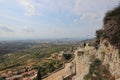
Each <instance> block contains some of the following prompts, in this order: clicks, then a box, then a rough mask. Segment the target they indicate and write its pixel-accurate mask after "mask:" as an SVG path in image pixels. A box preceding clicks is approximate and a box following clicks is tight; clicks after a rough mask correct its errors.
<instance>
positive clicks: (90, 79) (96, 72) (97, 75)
mask: <svg viewBox="0 0 120 80" xmlns="http://www.w3.org/2000/svg"><path fill="white" fill-rule="evenodd" d="M110 76H111V74H110V72H109V67H108V66H107V65H102V62H101V61H100V60H99V59H97V58H96V59H94V60H93V61H92V63H91V64H90V67H89V73H88V74H87V75H85V76H84V80H109V78H110Z"/></svg>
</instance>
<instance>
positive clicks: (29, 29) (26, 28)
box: [23, 26, 34, 33]
mask: <svg viewBox="0 0 120 80" xmlns="http://www.w3.org/2000/svg"><path fill="white" fill-rule="evenodd" d="M23 31H25V32H30V33H33V32H34V30H33V29H32V28H31V27H28V26H24V27H23Z"/></svg>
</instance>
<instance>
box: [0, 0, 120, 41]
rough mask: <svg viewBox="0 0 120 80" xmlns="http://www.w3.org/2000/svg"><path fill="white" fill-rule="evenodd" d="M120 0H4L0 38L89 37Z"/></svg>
mask: <svg viewBox="0 0 120 80" xmlns="http://www.w3.org/2000/svg"><path fill="white" fill-rule="evenodd" d="M119 1H120V0H0V40H3V39H29V38H35V39H37V38H86V37H88V36H87V35H90V36H89V37H94V36H95V31H96V30H97V29H99V28H101V27H102V18H103V17H104V14H105V13H106V11H108V10H110V9H112V8H113V7H115V6H117V5H118V4H119Z"/></svg>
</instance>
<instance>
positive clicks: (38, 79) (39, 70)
mask: <svg viewBox="0 0 120 80" xmlns="http://www.w3.org/2000/svg"><path fill="white" fill-rule="evenodd" d="M37 80H42V76H41V67H40V68H39V69H38V73H37Z"/></svg>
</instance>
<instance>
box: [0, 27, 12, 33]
mask: <svg viewBox="0 0 120 80" xmlns="http://www.w3.org/2000/svg"><path fill="white" fill-rule="evenodd" d="M0 30H2V31H4V32H14V31H13V30H12V29H10V28H9V27H8V26H5V25H0Z"/></svg>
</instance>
